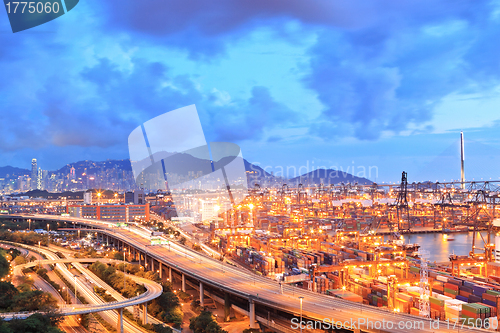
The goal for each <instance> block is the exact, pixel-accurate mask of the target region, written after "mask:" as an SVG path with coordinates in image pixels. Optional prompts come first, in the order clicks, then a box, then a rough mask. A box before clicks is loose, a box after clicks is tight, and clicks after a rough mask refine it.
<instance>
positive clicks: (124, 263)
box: [123, 251, 126, 292]
mask: <svg viewBox="0 0 500 333" xmlns="http://www.w3.org/2000/svg"><path fill="white" fill-rule="evenodd" d="M125 283H126V282H125V251H123V292H125Z"/></svg>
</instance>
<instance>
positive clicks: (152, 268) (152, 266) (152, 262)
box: [151, 258, 155, 273]
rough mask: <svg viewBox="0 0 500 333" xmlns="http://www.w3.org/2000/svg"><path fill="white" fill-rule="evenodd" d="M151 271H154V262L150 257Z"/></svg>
mask: <svg viewBox="0 0 500 333" xmlns="http://www.w3.org/2000/svg"><path fill="white" fill-rule="evenodd" d="M151 271H152V272H153V273H154V272H155V262H154V259H153V258H151Z"/></svg>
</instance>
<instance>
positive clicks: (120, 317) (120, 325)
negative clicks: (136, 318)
mask: <svg viewBox="0 0 500 333" xmlns="http://www.w3.org/2000/svg"><path fill="white" fill-rule="evenodd" d="M117 312H118V321H117V322H116V330H117V331H118V333H123V308H121V309H118V311H117Z"/></svg>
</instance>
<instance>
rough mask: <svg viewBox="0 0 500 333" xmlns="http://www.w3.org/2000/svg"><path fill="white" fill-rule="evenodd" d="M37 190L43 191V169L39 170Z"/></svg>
mask: <svg viewBox="0 0 500 333" xmlns="http://www.w3.org/2000/svg"><path fill="white" fill-rule="evenodd" d="M36 189H37V190H41V189H42V169H41V168H38V173H37V175H36Z"/></svg>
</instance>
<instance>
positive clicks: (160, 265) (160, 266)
mask: <svg viewBox="0 0 500 333" xmlns="http://www.w3.org/2000/svg"><path fill="white" fill-rule="evenodd" d="M162 266H163V265H162V264H161V262H158V267H159V268H158V270H159V271H160V280H163V267H162Z"/></svg>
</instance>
